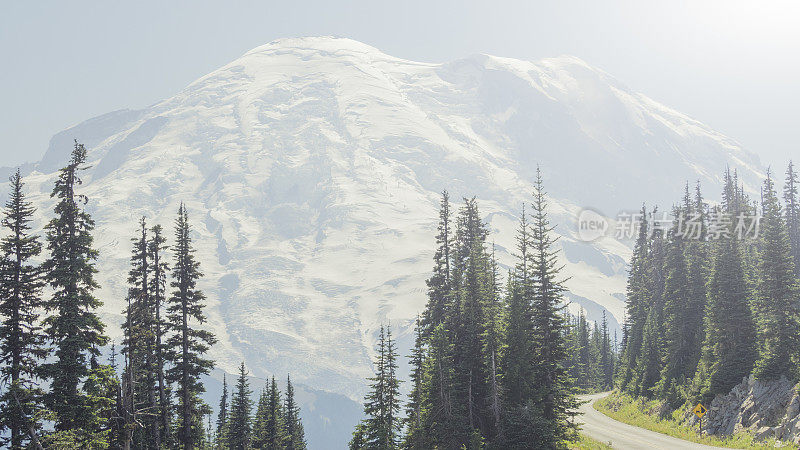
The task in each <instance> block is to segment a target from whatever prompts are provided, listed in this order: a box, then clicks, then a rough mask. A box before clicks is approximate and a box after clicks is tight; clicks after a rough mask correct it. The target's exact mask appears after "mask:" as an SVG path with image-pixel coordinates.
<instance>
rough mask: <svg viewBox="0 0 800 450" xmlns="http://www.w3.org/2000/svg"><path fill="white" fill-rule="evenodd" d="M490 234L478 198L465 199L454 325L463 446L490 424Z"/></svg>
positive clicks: (460, 225) (458, 232)
mask: <svg viewBox="0 0 800 450" xmlns="http://www.w3.org/2000/svg"><path fill="white" fill-rule="evenodd" d="M487 234H488V231H487V230H486V225H485V224H484V223H483V221H482V220H481V219H480V214H479V212H478V205H477V202H476V201H475V199H474V198H471V199H465V203H464V206H463V207H462V208H461V210H460V211H459V217H458V226H457V229H456V241H457V245H456V259H455V266H456V273H457V274H458V275H457V276H455V277H454V283H455V287H456V288H455V295H456V305H458V309H457V310H455V311H456V314H457V317H456V318H455V319H456V321H455V322H453V323H452V324H451V326H450V330H451V331H452V332H453V333H454V338H455V340H456V342H458V343H459V345H458V346H456V347H454V349H455V355H454V356H455V359H454V362H455V365H454V367H455V369H456V378H455V381H456V385H455V387H456V397H457V398H458V399H459V400H462V401H463V403H464V404H462V405H461V406H460V407H459V409H458V411H464V415H463V416H461V417H457V418H456V420H457V421H458V423H460V424H461V425H462V426H461V428H460V436H459V439H460V440H461V442H462V443H463V444H466V443H468V442H469V441H470V439H471V434H472V433H473V430H478V431H479V432H480V433H481V435H482V436H485V435H486V433H487V430H486V429H485V426H482V425H484V424H487V423H489V422H490V419H489V418H487V417H485V414H486V412H487V408H486V407H485V405H484V403H485V399H486V398H487V397H488V395H487V393H488V387H487V385H486V381H487V380H488V373H489V370H488V368H487V366H486V361H487V359H486V358H485V357H484V355H483V346H482V343H481V336H483V335H484V334H485V331H486V330H485V326H486V313H485V306H486V304H487V303H489V301H490V300H489V296H490V291H489V289H490V283H491V281H490V278H491V275H490V274H489V273H487V268H488V267H489V265H488V263H487V262H488V256H487V254H486V249H485V247H484V243H485V240H486V236H487Z"/></svg>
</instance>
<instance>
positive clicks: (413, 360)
mask: <svg viewBox="0 0 800 450" xmlns="http://www.w3.org/2000/svg"><path fill="white" fill-rule="evenodd" d="M414 331H415V333H416V336H415V339H414V348H413V349H412V351H411V355H410V356H409V358H410V361H409V362H410V364H411V392H410V393H409V398H408V403H407V405H406V419H405V424H406V435H405V442H404V447H405V448H408V449H414V450H422V449H424V448H425V442H426V440H427V438H426V436H425V428H424V427H423V416H422V414H423V411H422V407H423V397H422V396H423V394H424V391H423V383H424V369H425V368H424V363H425V343H424V338H423V336H422V323H421V321H420V318H419V316H417V322H416V327H414Z"/></svg>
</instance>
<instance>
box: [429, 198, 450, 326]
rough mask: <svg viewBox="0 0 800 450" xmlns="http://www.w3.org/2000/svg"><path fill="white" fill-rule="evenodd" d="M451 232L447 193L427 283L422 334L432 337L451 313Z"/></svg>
mask: <svg viewBox="0 0 800 450" xmlns="http://www.w3.org/2000/svg"><path fill="white" fill-rule="evenodd" d="M452 239H453V237H452V236H451V231H450V197H449V195H448V194H447V191H444V192H442V200H441V204H440V209H439V225H438V234H437V235H436V245H437V248H436V252H435V253H434V255H433V264H434V265H433V275H431V277H430V278H429V279H428V280H427V281H426V284H427V285H428V305H427V307H426V308H425V312H424V314H423V316H422V334H423V335H424V336H425V337H426V338H427V337H430V334H431V332H432V330H433V329H434V328H435V327H436V326H437V325H438V324H440V323H443V322H444V320H445V317H446V315H447V314H448V313H449V309H450V308H451V306H450V304H449V303H450V295H451V293H450V289H451V286H450V275H451V273H450V272H451V270H450V261H451V258H452V255H451V252H452V246H453V242H451V241H452Z"/></svg>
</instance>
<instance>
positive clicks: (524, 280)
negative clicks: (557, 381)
mask: <svg viewBox="0 0 800 450" xmlns="http://www.w3.org/2000/svg"><path fill="white" fill-rule="evenodd" d="M516 241H517V254H516V255H515V256H516V258H517V264H516V266H515V267H514V270H513V271H512V272H510V273H509V275H508V281H507V288H506V306H505V309H506V311H507V317H508V321H507V323H506V332H505V351H504V353H503V355H502V358H501V365H502V367H503V387H504V399H505V404H506V405H507V406H509V407H521V406H522V405H524V404H525V402H526V401H528V400H529V399H531V398H532V395H533V394H532V386H531V383H532V379H533V373H532V370H533V368H534V367H535V360H536V355H535V353H534V346H533V342H532V339H533V317H532V316H531V305H532V303H533V300H532V293H533V289H532V282H531V278H530V275H529V269H528V265H529V263H530V258H531V255H530V252H531V250H532V244H531V237H530V227H529V225H528V222H527V216H526V214H525V207H524V205H523V207H522V214H521V216H520V223H519V227H518V229H517V236H516Z"/></svg>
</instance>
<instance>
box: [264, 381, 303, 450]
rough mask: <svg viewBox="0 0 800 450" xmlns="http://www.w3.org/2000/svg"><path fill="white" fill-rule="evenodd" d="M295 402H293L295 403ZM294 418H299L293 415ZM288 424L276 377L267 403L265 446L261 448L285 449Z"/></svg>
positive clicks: (270, 387)
mask: <svg viewBox="0 0 800 450" xmlns="http://www.w3.org/2000/svg"><path fill="white" fill-rule="evenodd" d="M293 401H294V400H292V402H293ZM293 416H295V417H296V416H298V414H297V413H293ZM285 430H286V422H285V420H284V409H283V403H281V393H280V391H279V390H278V383H276V382H275V377H274V376H273V377H272V381H271V382H270V386H269V401H268V403H267V416H266V421H265V427H264V437H263V443H264V444H263V446H262V447H261V448H264V449H269V450H280V449H282V448H284V445H286V441H287V435H286V432H285Z"/></svg>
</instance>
